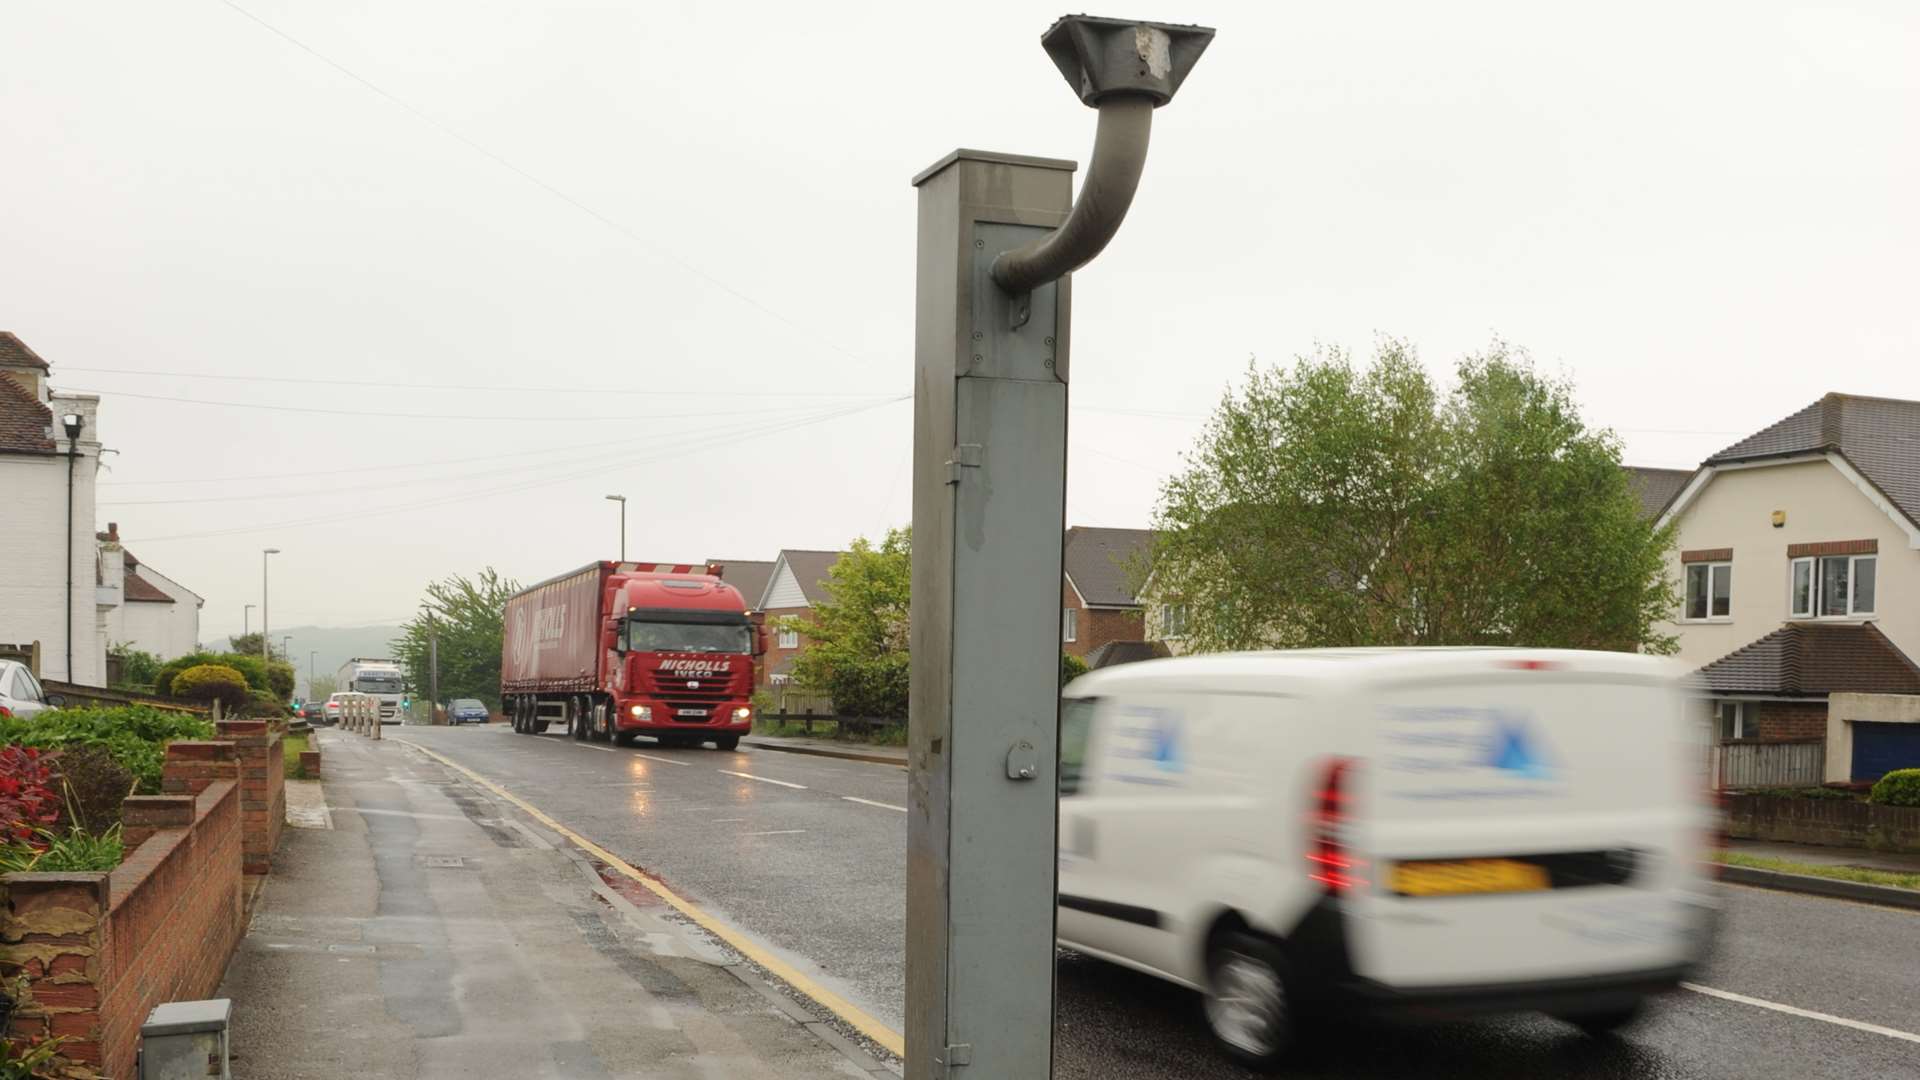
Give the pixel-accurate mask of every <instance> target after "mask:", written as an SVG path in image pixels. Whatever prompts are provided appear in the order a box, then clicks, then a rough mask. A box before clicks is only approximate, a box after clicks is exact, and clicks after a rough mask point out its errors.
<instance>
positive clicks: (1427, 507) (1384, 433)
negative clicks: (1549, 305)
mask: <svg viewBox="0 0 1920 1080" xmlns="http://www.w3.org/2000/svg"><path fill="white" fill-rule="evenodd" d="M1155 525H1156V528H1157V529H1158V530H1159V536H1158V539H1157V540H1156V542H1155V544H1154V547H1153V551H1152V554H1151V557H1150V562H1149V563H1147V564H1143V565H1142V566H1139V567H1136V568H1135V576H1136V579H1139V580H1141V583H1142V585H1143V587H1145V588H1147V589H1148V590H1149V591H1150V594H1151V596H1152V598H1153V599H1154V601H1155V602H1157V603H1161V604H1167V603H1177V604H1180V605H1182V606H1183V607H1184V609H1185V612H1186V615H1187V626H1186V642H1187V645H1188V647H1189V648H1191V649H1195V650H1198V651H1210V650H1221V649H1245V648H1259V647H1299V646H1314V645H1532V646H1555V647H1566V648H1590V649H1616V650H1632V649H1644V650H1646V651H1648V652H1654V653H1670V652H1672V651H1674V649H1675V647H1676V643H1675V640H1674V638H1673V637H1672V636H1671V635H1668V634H1663V633H1661V631H1660V629H1659V627H1660V625H1661V623H1662V622H1663V621H1664V620H1665V619H1666V618H1667V617H1668V616H1669V615H1670V613H1671V611H1672V608H1673V606H1674V604H1675V603H1676V602H1677V597H1676V594H1675V590H1674V584H1673V582H1672V580H1671V579H1670V578H1669V577H1668V575H1667V571H1666V557H1667V554H1668V552H1669V551H1670V549H1671V548H1672V545H1673V536H1672V530H1671V528H1667V529H1655V528H1654V527H1653V526H1652V525H1651V524H1650V523H1649V522H1647V521H1645V520H1644V519H1643V518H1642V517H1641V514H1640V509H1639V505H1638V502H1637V500H1636V499H1635V497H1634V495H1633V493H1632V491H1631V490H1630V489H1629V488H1628V485H1627V480H1626V476H1625V474H1624V473H1623V472H1622V470H1621V468H1620V447H1619V441H1618V440H1617V439H1616V438H1615V437H1614V435H1613V434H1612V432H1610V431H1604V430H1601V431H1595V430H1590V429H1588V428H1587V427H1586V425H1585V424H1584V423H1583V422H1582V420H1581V418H1580V415H1579V410H1578V407H1577V406H1576V404H1575V403H1574V400H1573V389H1572V387H1571V385H1570V384H1568V383H1567V382H1565V381H1563V380H1557V379H1552V378H1547V377H1544V376H1542V375H1540V374H1539V373H1537V372H1536V371H1535V370H1534V368H1533V366H1532V363H1531V362H1530V361H1529V360H1528V359H1527V357H1526V355H1525V354H1524V353H1522V352H1518V351H1515V350H1510V349H1509V348H1508V347H1507V346H1505V345H1504V344H1501V343H1498V342H1496V343H1495V344H1494V345H1493V346H1492V347H1491V348H1490V349H1489V350H1488V351H1487V352H1485V353H1483V354H1481V355H1477V356H1469V357H1467V358H1465V359H1464V360H1462V361H1461V362H1460V363H1459V364H1458V366H1457V368H1456V382H1455V385H1454V387H1453V388H1452V389H1451V390H1450V391H1447V392H1445V393H1442V391H1441V390H1440V389H1439V388H1438V387H1436V386H1435V384H1434V382H1433V380H1432V379H1431V377H1430V376H1429V375H1428V374H1427V372H1426V370H1425V369H1424V368H1422V367H1421V366H1420V364H1419V363H1418V361H1417V360H1416V359H1415V357H1414V354H1413V350H1412V349H1411V348H1409V347H1408V346H1407V345H1405V344H1403V343H1401V342H1397V341H1387V342H1384V343H1383V344H1382V345H1381V347H1380V349H1379V351H1378V354H1377V355H1376V356H1375V357H1374V359H1373V362H1372V364H1371V365H1369V366H1367V367H1365V368H1358V367H1356V366H1355V365H1354V364H1353V362H1352V361H1351V359H1350V358H1349V357H1348V356H1347V355H1346V354H1345V353H1343V352H1341V351H1339V350H1326V351H1323V352H1321V353H1320V354H1318V355H1317V356H1314V357H1310V358H1301V359H1300V360H1299V361H1298V362H1296V363H1295V364H1294V365H1293V366H1292V367H1290V368H1288V367H1271V368H1267V369H1261V368H1258V367H1250V368H1249V370H1248V374H1247V381H1246V384H1245V385H1244V386H1243V387H1241V388H1239V389H1238V390H1237V391H1229V392H1228V394H1227V395H1226V396H1225V397H1224V399H1223V400H1222V401H1221V403H1220V406H1219V408H1218V409H1217V410H1216V411H1215V412H1214V415H1213V417H1212V419H1211V420H1210V422H1209V423H1208V425H1207V428H1206V430H1205V431H1204V433H1203V434H1202V435H1201V437H1200V439H1199V441H1198V443H1197V445H1196V446H1195V448H1194V449H1193V451H1192V452H1190V453H1189V454H1188V456H1187V467H1186V469H1185V470H1184V471H1183V472H1181V473H1180V474H1178V475H1176V476H1175V477H1173V478H1172V479H1170V480H1168V481H1167V482H1166V484H1165V485H1164V487H1163V489H1162V492H1161V499H1160V505H1159V508H1158V510H1157V512H1156V515H1155ZM1148 565H1150V566H1151V575H1150V576H1149V575H1148V574H1147V573H1146V567H1147V566H1148Z"/></svg>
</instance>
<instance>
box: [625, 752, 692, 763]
mask: <svg viewBox="0 0 1920 1080" xmlns="http://www.w3.org/2000/svg"><path fill="white" fill-rule="evenodd" d="M633 756H634V757H643V758H646V759H647V760H648V761H657V762H659V763H660V764H662V765H691V764H693V762H691V761H675V760H674V759H672V758H670V757H655V756H654V755H652V754H642V753H640V752H639V751H638V750H636V751H634V752H633Z"/></svg>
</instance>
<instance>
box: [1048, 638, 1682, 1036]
mask: <svg viewBox="0 0 1920 1080" xmlns="http://www.w3.org/2000/svg"><path fill="white" fill-rule="evenodd" d="M1677 675H1678V672H1677V670H1676V669H1675V667H1674V665H1672V664H1671V663H1670V662H1668V661H1663V660H1659V659H1656V658H1653V657H1647V656H1637V655H1631V654H1625V653H1598V652H1571V651H1549V650H1511V649H1344V650H1336V649H1328V650H1303V651H1298V652H1269V653H1242V654H1223V655H1215V656H1198V657H1183V658H1178V659H1171V660H1150V661H1145V662H1142V663H1137V664H1125V665H1121V666H1118V667H1112V668H1107V669H1105V670H1101V671H1095V672H1093V673H1091V674H1088V675H1085V676H1082V677H1081V678H1079V679H1076V680H1074V681H1073V683H1071V684H1070V685H1069V686H1068V687H1067V689H1066V690H1065V692H1064V696H1065V701H1064V703H1063V707H1062V710H1061V725H1060V731H1061V734H1060V776H1059V783H1060V796H1061V797H1060V817H1059V829H1060V832H1059V867H1060V877H1059V922H1058V936H1059V939H1060V943H1061V944H1062V945H1064V946H1066V947H1068V948H1070V949H1074V950H1076V951H1079V952H1082V953H1086V954H1088V955H1091V956H1095V957H1099V958H1102V959H1106V960H1111V961H1113V962H1116V963H1119V964H1123V965H1125V966H1127V967H1130V968H1135V969H1137V970H1140V971H1143V972H1146V973H1147V974H1149V975H1154V976H1157V977H1159V978H1161V979H1165V980H1166V981H1168V982H1171V983H1175V984H1178V985H1180V986H1185V987H1190V988H1193V989H1197V990H1199V991H1201V993H1202V995H1203V1005H1204V1009H1203V1015H1204V1017H1205V1020H1206V1023H1207V1025H1208V1027H1209V1028H1210V1029H1211V1031H1212V1034H1213V1037H1214V1039H1215V1041H1216V1042H1217V1043H1218V1044H1219V1045H1220V1047H1221V1048H1222V1049H1223V1050H1224V1051H1225V1052H1226V1053H1227V1055H1228V1056H1230V1057H1233V1058H1235V1059H1237V1060H1239V1061H1241V1062H1243V1063H1245V1064H1248V1065H1252V1066H1255V1067H1257V1068H1272V1067H1274V1066H1275V1065H1276V1064H1277V1063H1278V1062H1279V1060H1280V1059H1281V1058H1282V1057H1283V1056H1284V1055H1285V1053H1286V1052H1287V1050H1288V1048H1289V1045H1290V1043H1291V1042H1292V1040H1293V1037H1294V1034H1295V1032H1296V1030H1312V1029H1313V1027H1314V1020H1313V1018H1314V1017H1315V1016H1316V1015H1325V1014H1326V1013H1329V1012H1335V1011H1337V1012H1338V1013H1339V1014H1342V1015H1352V1014H1354V1013H1356V1012H1360V1011H1368V1010H1371V1011H1376V1012H1412V1013H1418V1014H1423V1015H1428V1016H1433V1015H1442V1016H1445V1015H1457V1014H1467V1013H1474V1012H1495V1011H1522V1010H1538V1011H1541V1012H1545V1013H1547V1014H1549V1015H1552V1016H1554V1017H1557V1018H1560V1019H1562V1020H1565V1021H1568V1022H1569V1023H1571V1024H1573V1025H1575V1026H1577V1027H1579V1028H1581V1029H1583V1030H1585V1031H1587V1032H1589V1033H1599V1032H1604V1031H1609V1030H1612V1029H1614V1028H1617V1027H1620V1026H1622V1025H1624V1024H1627V1023H1629V1022H1631V1021H1632V1020H1633V1019H1634V1018H1635V1017H1636V1016H1637V1015H1638V1013H1639V1012H1640V1010H1641V1008H1642V1005H1643V1003H1644V1002H1645V1001H1646V1000H1647V999H1648V998H1649V997H1650V996H1651V995H1653V994H1655V993H1658V992H1660V991H1663V990H1667V989H1670V988H1673V987H1675V986H1677V985H1678V984H1679V983H1680V982H1681V980H1683V979H1685V978H1687V977H1688V976H1689V973H1690V972H1692V971H1693V970H1694V969H1695V968H1696V967H1697V966H1698V965H1699V964H1700V963H1701V961H1702V960H1703V959H1704V958H1705V956H1706V953H1707V949H1708V946H1709V944H1710V941H1711V938H1712V935H1713V929H1714V925H1715V923H1716V921H1717V919H1716V902H1715V900H1714V898H1713V893H1712V891H1711V882H1710V881H1709V876H1708V871H1707V869H1706V858H1707V849H1708V847H1709V844H1710V839H1711V837H1712V836H1713V835H1714V832H1715V829H1716V817H1715V811H1714V809H1713V807H1712V804H1711V800H1710V799H1709V798H1708V793H1707V792H1706V790H1705V782H1704V777H1703V776H1701V775H1698V769H1697V766H1698V762H1699V760H1700V758H1701V755H1702V754H1703V752H1704V745H1703V740H1704V731H1703V730H1701V725H1698V724H1696V723H1694V722H1692V720H1691V719H1690V718H1689V716H1688V713H1687V709H1686V702H1685V699H1684V697H1683V696H1682V693H1681V691H1680V688H1679V682H1678V678H1677Z"/></svg>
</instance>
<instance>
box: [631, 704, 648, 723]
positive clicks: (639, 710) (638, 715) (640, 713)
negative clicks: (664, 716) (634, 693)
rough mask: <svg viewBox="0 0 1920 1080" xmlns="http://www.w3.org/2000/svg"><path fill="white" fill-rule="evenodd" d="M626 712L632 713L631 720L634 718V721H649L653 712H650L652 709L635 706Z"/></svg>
mask: <svg viewBox="0 0 1920 1080" xmlns="http://www.w3.org/2000/svg"><path fill="white" fill-rule="evenodd" d="M628 711H630V712H632V713H633V718H634V719H635V720H651V719H653V710H652V709H650V708H648V707H647V706H645V705H635V706H634V707H633V708H632V709H630V710H628Z"/></svg>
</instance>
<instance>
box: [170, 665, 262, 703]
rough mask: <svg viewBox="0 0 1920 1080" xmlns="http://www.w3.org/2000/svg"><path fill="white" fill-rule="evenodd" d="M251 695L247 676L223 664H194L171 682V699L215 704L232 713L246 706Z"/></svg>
mask: <svg viewBox="0 0 1920 1080" xmlns="http://www.w3.org/2000/svg"><path fill="white" fill-rule="evenodd" d="M250 695H251V691H249V690H248V689H247V678H246V676H244V675H242V674H240V672H238V671H236V670H234V669H233V668H231V667H228V666H227V665H225V664H197V665H195V666H193V667H190V668H188V669H186V670H185V671H182V672H181V673H180V674H178V675H176V676H174V679H173V696H174V697H177V698H185V699H186V700H188V701H200V702H207V703H212V702H215V701H218V702H220V703H221V704H222V705H225V706H226V707H227V708H229V709H233V708H238V707H239V706H242V705H245V704H246V703H247V702H248V701H249V700H250Z"/></svg>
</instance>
